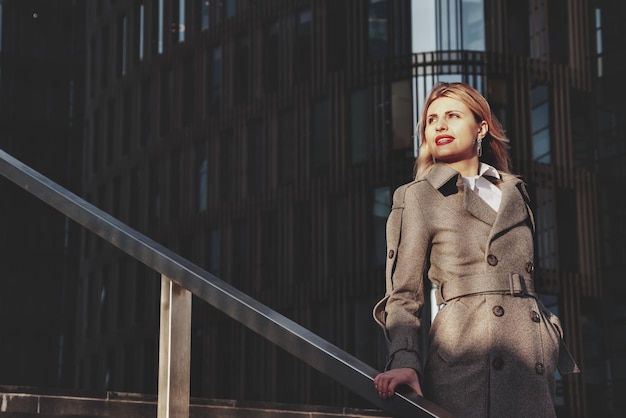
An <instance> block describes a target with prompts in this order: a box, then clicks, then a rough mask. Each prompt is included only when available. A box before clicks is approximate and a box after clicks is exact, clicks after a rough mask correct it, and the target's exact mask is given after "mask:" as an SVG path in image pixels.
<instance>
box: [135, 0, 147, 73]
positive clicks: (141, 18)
mask: <svg viewBox="0 0 626 418" xmlns="http://www.w3.org/2000/svg"><path fill="white" fill-rule="evenodd" d="M136 16H137V22H136V24H135V31H136V34H137V36H136V41H137V55H136V57H137V61H143V58H144V53H145V51H144V45H145V30H146V7H145V6H144V4H143V3H139V4H138V6H137V11H136Z"/></svg>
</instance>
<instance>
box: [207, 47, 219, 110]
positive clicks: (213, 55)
mask: <svg viewBox="0 0 626 418" xmlns="http://www.w3.org/2000/svg"><path fill="white" fill-rule="evenodd" d="M209 59H210V61H209V65H207V86H208V88H207V101H208V107H209V109H214V108H215V107H217V105H218V104H219V101H220V97H221V95H222V47H221V46H216V47H214V48H213V49H211V51H210V53H209Z"/></svg>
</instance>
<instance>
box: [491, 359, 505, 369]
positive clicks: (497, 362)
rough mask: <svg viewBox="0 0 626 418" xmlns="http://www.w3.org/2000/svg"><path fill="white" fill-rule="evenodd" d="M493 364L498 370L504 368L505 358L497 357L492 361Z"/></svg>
mask: <svg viewBox="0 0 626 418" xmlns="http://www.w3.org/2000/svg"><path fill="white" fill-rule="evenodd" d="M491 365H492V366H493V368H494V369H496V370H502V368H503V367H504V360H502V359H501V358H500V357H496V358H494V359H493V361H492V362H491Z"/></svg>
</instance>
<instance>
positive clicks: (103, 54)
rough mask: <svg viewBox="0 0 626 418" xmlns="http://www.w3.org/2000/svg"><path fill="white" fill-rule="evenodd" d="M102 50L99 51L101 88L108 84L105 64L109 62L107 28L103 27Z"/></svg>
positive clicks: (107, 72)
mask: <svg viewBox="0 0 626 418" xmlns="http://www.w3.org/2000/svg"><path fill="white" fill-rule="evenodd" d="M100 44H101V45H102V48H101V49H100V63H101V65H100V85H101V86H102V87H106V85H107V83H108V82H109V71H108V68H107V63H108V62H109V59H110V57H109V27H108V26H105V27H104V28H103V29H102V39H101V43H100Z"/></svg>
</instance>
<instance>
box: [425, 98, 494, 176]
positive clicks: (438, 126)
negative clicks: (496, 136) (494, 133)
mask: <svg viewBox="0 0 626 418" xmlns="http://www.w3.org/2000/svg"><path fill="white" fill-rule="evenodd" d="M424 133H425V135H424V137H425V140H426V145H427V146H428V147H429V149H430V152H431V154H432V155H434V157H435V158H436V159H437V160H440V161H443V162H445V163H448V164H451V163H458V162H462V161H468V160H472V159H477V158H478V154H477V151H476V138H482V137H484V136H485V135H486V134H487V122H485V121H482V122H480V123H478V122H476V119H475V118H474V114H473V113H472V112H471V110H470V109H469V108H468V107H467V106H466V105H465V104H464V103H463V102H461V101H459V100H456V99H452V98H450V97H440V98H438V99H436V100H434V101H433V102H432V103H431V104H430V106H429V107H428V111H427V113H426V121H425V129H424Z"/></svg>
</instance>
